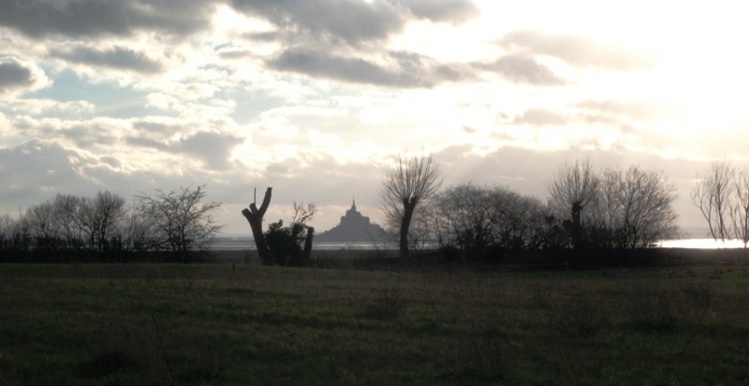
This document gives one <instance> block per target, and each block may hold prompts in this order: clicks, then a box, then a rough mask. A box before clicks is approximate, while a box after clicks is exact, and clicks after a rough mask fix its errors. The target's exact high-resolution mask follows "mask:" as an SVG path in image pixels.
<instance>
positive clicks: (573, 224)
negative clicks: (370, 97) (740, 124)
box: [383, 159, 678, 264]
mask: <svg viewBox="0 0 749 386" xmlns="http://www.w3.org/2000/svg"><path fill="white" fill-rule="evenodd" d="M414 165H416V167H414ZM432 165H434V164H433V163H432V161H431V160H429V159H426V160H424V159H421V160H417V161H414V160H413V159H409V160H405V161H402V165H401V166H399V167H400V168H402V169H403V170H399V169H398V168H395V169H393V170H395V171H396V173H392V174H389V175H388V176H387V177H388V178H386V179H385V182H384V185H385V186H386V190H385V194H383V198H384V200H385V203H386V208H389V212H388V213H387V215H388V217H387V218H388V228H389V229H390V230H391V232H392V233H393V235H394V237H397V234H396V232H397V230H399V229H400V230H401V232H400V234H401V235H402V234H403V229H404V226H403V223H404V219H405V218H407V216H405V215H404V213H405V212H406V209H409V208H408V207H406V205H405V203H406V201H407V200H406V199H403V197H408V202H414V201H416V202H422V204H421V205H420V206H419V207H418V209H417V210H415V211H413V214H412V215H411V216H410V218H408V220H409V224H408V225H407V227H406V229H407V237H408V247H409V249H415V250H419V249H422V248H424V247H425V246H428V245H435V244H436V245H438V246H439V248H440V249H441V250H442V251H443V253H444V254H445V256H447V257H448V258H449V259H453V260H455V259H462V260H464V261H466V262H477V263H484V264H491V263H498V262H500V261H502V260H504V259H505V258H506V257H508V256H518V255H535V256H538V255H539V254H538V253H529V252H534V251H535V252H538V251H543V252H547V251H549V252H552V253H557V254H558V255H560V256H561V255H565V256H571V255H575V254H577V255H583V254H589V253H587V251H596V252H600V251H602V250H609V251H614V250H617V251H621V250H634V249H642V248H650V247H653V246H656V245H657V242H658V241H660V240H663V239H666V238H670V237H674V236H675V235H676V234H677V230H678V228H677V215H676V214H675V212H674V211H673V208H672V204H673V202H674V200H675V199H676V193H675V192H676V188H675V187H674V185H673V184H672V183H670V182H669V181H668V179H667V178H666V177H665V176H664V175H663V174H662V173H660V172H654V171H647V170H643V169H641V168H639V167H637V166H633V167H630V168H628V169H624V170H623V169H618V168H607V169H601V170H595V169H594V168H593V166H592V165H591V164H590V162H587V161H585V162H579V161H578V162H575V163H572V164H566V165H564V166H563V167H561V168H560V169H559V171H558V173H557V175H556V177H555V178H554V179H553V180H552V181H551V182H550V184H549V196H548V199H547V200H545V201H544V200H541V199H539V198H536V197H533V196H525V195H521V194H519V193H516V192H514V191H512V190H511V189H510V188H507V187H501V186H475V185H473V184H462V185H457V186H451V187H447V188H444V189H437V188H435V185H437V182H436V181H437V180H436V178H435V177H434V175H436V173H435V168H434V166H432ZM409 168H412V169H415V171H413V170H410V169H409ZM425 171H428V172H430V173H431V175H432V177H431V178H429V179H426V178H422V179H421V180H420V179H419V178H418V176H419V175H420V173H421V174H424V172H425ZM408 179H411V181H410V182H409V181H406V180H408ZM394 181H395V182H394ZM420 181H421V183H429V184H431V186H430V187H429V189H421V191H424V192H428V191H430V190H431V191H432V192H433V193H432V194H430V195H422V196H416V194H415V193H413V192H416V191H417V190H415V189H413V188H412V187H413V186H415V185H418V184H419V183H420ZM399 187H408V188H409V189H412V192H406V189H401V190H400V191H399V190H398V189H400V188H399ZM393 191H396V192H399V193H398V194H392V193H391V192H393ZM400 192H402V193H400ZM415 197H416V198H415ZM399 200H400V201H399ZM401 201H402V202H403V203H404V204H403V206H401V205H400V202H401ZM388 203H389V204H388ZM403 251H404V250H403V248H401V255H404V253H403ZM406 252H408V249H406Z"/></svg>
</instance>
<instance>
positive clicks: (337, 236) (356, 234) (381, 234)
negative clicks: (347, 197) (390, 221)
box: [315, 200, 385, 242]
mask: <svg viewBox="0 0 749 386" xmlns="http://www.w3.org/2000/svg"><path fill="white" fill-rule="evenodd" d="M384 238H385V230H384V229H382V227H381V226H379V225H377V224H375V223H372V222H371V221H369V217H365V216H362V214H361V213H359V211H358V210H356V200H353V202H352V204H351V209H349V210H347V211H346V215H345V216H342V217H341V222H340V223H339V224H338V225H336V226H334V227H333V228H330V229H329V230H327V231H325V232H322V233H320V234H319V235H317V236H316V237H315V241H325V242H365V241H370V242H374V241H382V240H383V239H384Z"/></svg>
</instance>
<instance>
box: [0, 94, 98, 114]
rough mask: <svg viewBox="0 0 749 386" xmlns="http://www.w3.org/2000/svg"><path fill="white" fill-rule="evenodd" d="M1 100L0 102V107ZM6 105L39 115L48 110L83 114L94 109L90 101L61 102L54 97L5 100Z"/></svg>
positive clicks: (20, 111) (14, 109) (1, 104)
mask: <svg viewBox="0 0 749 386" xmlns="http://www.w3.org/2000/svg"><path fill="white" fill-rule="evenodd" d="M2 106H3V102H0V107H2ZM6 106H7V107H8V108H10V109H11V110H13V111H14V112H19V113H25V114H34V115H39V114H43V113H49V112H58V113H68V114H84V113H90V112H93V111H94V110H95V108H94V105H93V104H92V103H91V102H88V101H83V100H77V101H67V102H62V101H58V100H54V99H36V98H32V99H14V100H11V101H9V102H7V104H6Z"/></svg>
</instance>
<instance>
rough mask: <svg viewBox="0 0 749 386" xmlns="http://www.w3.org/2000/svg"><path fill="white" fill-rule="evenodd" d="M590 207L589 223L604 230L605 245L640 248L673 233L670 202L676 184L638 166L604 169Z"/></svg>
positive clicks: (675, 216)
mask: <svg viewBox="0 0 749 386" xmlns="http://www.w3.org/2000/svg"><path fill="white" fill-rule="evenodd" d="M601 181H602V183H601V184H600V194H599V197H598V200H597V201H596V203H595V207H594V210H593V216H594V221H593V224H592V225H593V226H594V227H597V228H598V229H601V230H603V231H605V232H604V235H603V236H602V238H604V240H598V241H599V242H601V243H603V245H605V246H609V247H617V248H642V247H649V246H652V245H654V243H655V242H657V241H658V240H662V239H664V238H668V237H672V236H673V235H674V234H675V233H676V229H677V226H676V220H677V215H676V213H674V211H673V208H672V206H671V205H672V203H673V201H674V200H676V187H674V185H673V184H671V183H669V182H668V181H667V180H666V178H665V177H664V176H663V173H662V172H660V173H659V172H647V171H644V170H642V169H640V168H639V167H636V166H635V167H630V168H629V169H627V170H626V171H621V170H619V169H613V168H612V169H606V170H604V171H603V173H602V177H601Z"/></svg>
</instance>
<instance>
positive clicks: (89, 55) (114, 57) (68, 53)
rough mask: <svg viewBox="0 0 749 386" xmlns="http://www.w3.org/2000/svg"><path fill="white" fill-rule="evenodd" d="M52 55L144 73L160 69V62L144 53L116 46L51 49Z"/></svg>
mask: <svg viewBox="0 0 749 386" xmlns="http://www.w3.org/2000/svg"><path fill="white" fill-rule="evenodd" d="M52 55H53V56H56V57H59V58H62V59H65V60H67V61H70V62H73V63H79V64H86V65H90V66H94V67H105V68H113V69H118V70H129V71H134V72H138V73H144V74H153V73H157V72H160V71H161V70H162V65H161V63H159V62H158V61H156V60H153V59H151V58H149V57H148V55H146V54H145V53H143V52H137V51H135V50H132V49H129V48H124V47H118V46H115V47H112V48H110V49H107V50H97V49H93V48H89V47H75V48H72V49H65V48H62V49H53V50H52Z"/></svg>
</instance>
